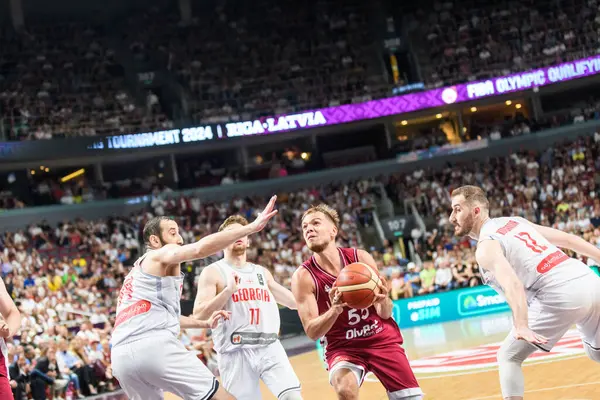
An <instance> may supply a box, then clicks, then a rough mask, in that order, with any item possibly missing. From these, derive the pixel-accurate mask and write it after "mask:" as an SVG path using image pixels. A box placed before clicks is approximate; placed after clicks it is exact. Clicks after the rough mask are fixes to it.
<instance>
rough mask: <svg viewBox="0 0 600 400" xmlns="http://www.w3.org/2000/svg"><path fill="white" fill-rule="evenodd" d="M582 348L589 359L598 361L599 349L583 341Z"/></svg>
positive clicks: (599, 360)
mask: <svg viewBox="0 0 600 400" xmlns="http://www.w3.org/2000/svg"><path fill="white" fill-rule="evenodd" d="M583 349H584V350H585V354H587V356H588V357H589V359H590V360H592V361H596V362H597V363H600V349H597V348H595V347H592V346H590V345H589V344H588V343H585V342H583Z"/></svg>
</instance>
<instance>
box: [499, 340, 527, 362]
mask: <svg viewBox="0 0 600 400" xmlns="http://www.w3.org/2000/svg"><path fill="white" fill-rule="evenodd" d="M519 344H521V343H519ZM532 352H533V351H532V350H530V349H529V348H527V349H523V350H521V346H519V345H508V346H507V345H506V344H503V345H502V346H501V347H500V349H499V350H498V354H497V355H496V359H497V360H498V366H499V367H501V366H502V365H504V364H518V365H521V364H523V361H525V359H526V358H527V357H529V355H530V354H531V353H532Z"/></svg>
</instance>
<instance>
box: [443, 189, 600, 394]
mask: <svg viewBox="0 0 600 400" xmlns="http://www.w3.org/2000/svg"><path fill="white" fill-rule="evenodd" d="M450 222H451V223H452V224H453V225H454V233H455V234H456V235H457V236H469V237H471V238H472V239H474V240H477V241H478V243H477V251H476V253H475V257H476V259H477V263H478V264H479V267H480V268H481V269H482V271H484V273H483V276H484V280H485V282H486V283H487V284H489V285H490V286H492V287H494V289H496V291H497V292H498V293H500V294H501V295H503V296H504V297H505V298H506V301H507V302H508V304H509V305H510V308H511V310H512V313H513V322H514V327H513V330H512V332H511V334H510V335H509V336H508V337H507V338H506V340H505V341H504V343H503V344H502V346H501V347H500V350H499V352H498V367H499V373H500V385H501V388H502V396H503V397H504V398H505V399H507V400H522V399H523V395H524V393H525V384H524V377H523V371H522V369H521V368H522V364H523V361H525V359H526V358H527V357H529V355H530V354H531V353H533V352H534V351H536V350H541V351H546V352H549V351H550V350H552V347H554V345H555V344H556V342H557V341H558V340H559V339H560V338H561V337H562V336H563V335H564V334H565V333H566V332H567V330H569V329H570V328H571V327H572V326H573V325H575V324H577V328H578V329H579V331H580V333H581V337H582V339H583V344H584V349H585V352H586V354H587V355H588V357H589V358H590V359H592V360H594V361H596V362H600V278H599V277H598V276H597V275H596V274H595V273H594V272H593V271H592V270H591V269H590V268H588V267H587V266H586V265H585V264H584V263H582V262H581V261H579V260H576V259H573V258H570V257H569V256H567V255H566V254H565V253H563V251H562V250H560V249H559V247H562V248H566V249H570V250H572V251H574V252H577V253H579V254H582V255H584V256H586V257H590V258H592V259H593V260H596V261H598V260H600V249H598V248H597V247H596V246H594V245H592V244H591V243H588V242H587V241H585V240H583V239H582V238H580V237H578V236H575V235H571V234H569V233H565V232H561V231H559V230H556V229H552V228H547V227H544V226H539V225H536V224H533V223H531V222H529V221H527V220H526V219H524V218H521V217H503V218H490V216H489V201H488V199H487V197H486V195H485V192H484V191H483V190H482V189H481V188H479V187H476V186H463V187H460V188H458V189H456V190H454V191H453V192H452V213H451V215H450Z"/></svg>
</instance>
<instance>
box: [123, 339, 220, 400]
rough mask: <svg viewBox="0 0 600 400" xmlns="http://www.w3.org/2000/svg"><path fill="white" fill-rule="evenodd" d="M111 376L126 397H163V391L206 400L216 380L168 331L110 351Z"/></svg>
mask: <svg viewBox="0 0 600 400" xmlns="http://www.w3.org/2000/svg"><path fill="white" fill-rule="evenodd" d="M111 361H112V370H113V375H114V376H115V378H117V380H118V381H119V383H120V385H121V387H122V388H123V390H124V391H125V393H126V394H127V397H128V398H129V399H130V400H163V391H167V392H170V393H173V394H176V395H177V396H179V397H181V398H182V399H186V400H209V399H211V398H212V397H213V396H214V395H215V393H216V392H217V389H218V388H219V382H218V381H217V380H216V378H215V377H214V375H213V374H211V373H210V371H209V370H208V368H206V366H205V365H204V364H203V363H202V361H200V359H198V357H197V356H196V355H195V354H194V353H192V352H190V351H188V350H187V349H186V348H185V346H184V345H183V344H182V343H181V342H180V341H179V340H178V339H177V338H175V337H173V335H171V334H170V333H159V334H155V335H154V336H151V337H145V338H143V339H139V340H136V341H133V342H129V343H121V344H119V345H117V346H116V347H113V348H112V350H111Z"/></svg>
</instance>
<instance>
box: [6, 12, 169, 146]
mask: <svg viewBox="0 0 600 400" xmlns="http://www.w3.org/2000/svg"><path fill="white" fill-rule="evenodd" d="M31 25H32V27H30V28H28V29H27V31H24V32H21V33H15V32H14V31H12V30H8V29H5V30H3V31H0V48H1V49H2V50H1V52H0V111H1V118H2V120H3V125H4V129H5V130H6V132H7V133H8V135H7V136H8V138H9V139H11V140H26V139H27V140H29V139H51V138H53V137H63V136H67V137H71V136H93V135H96V134H105V133H119V132H123V133H126V132H127V133H129V132H139V131H140V130H146V129H148V130H150V129H156V128H164V127H165V126H166V125H168V121H167V119H166V117H165V116H164V114H162V113H161V112H160V107H159V106H156V105H155V106H152V107H148V108H147V107H146V106H145V105H144V107H140V106H139V105H138V104H137V103H136V101H135V99H133V98H132V97H131V96H130V95H129V93H128V92H127V90H126V86H125V80H124V72H123V68H122V66H121V65H120V64H119V63H118V62H117V61H116V59H115V56H114V51H113V50H111V49H109V48H107V47H106V45H105V44H104V43H103V38H104V35H103V32H102V31H101V30H100V29H99V28H95V27H92V26H90V25H87V24H83V23H74V22H71V23H64V24H51V25H45V24H35V23H33V24H31ZM144 100H145V99H144Z"/></svg>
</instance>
